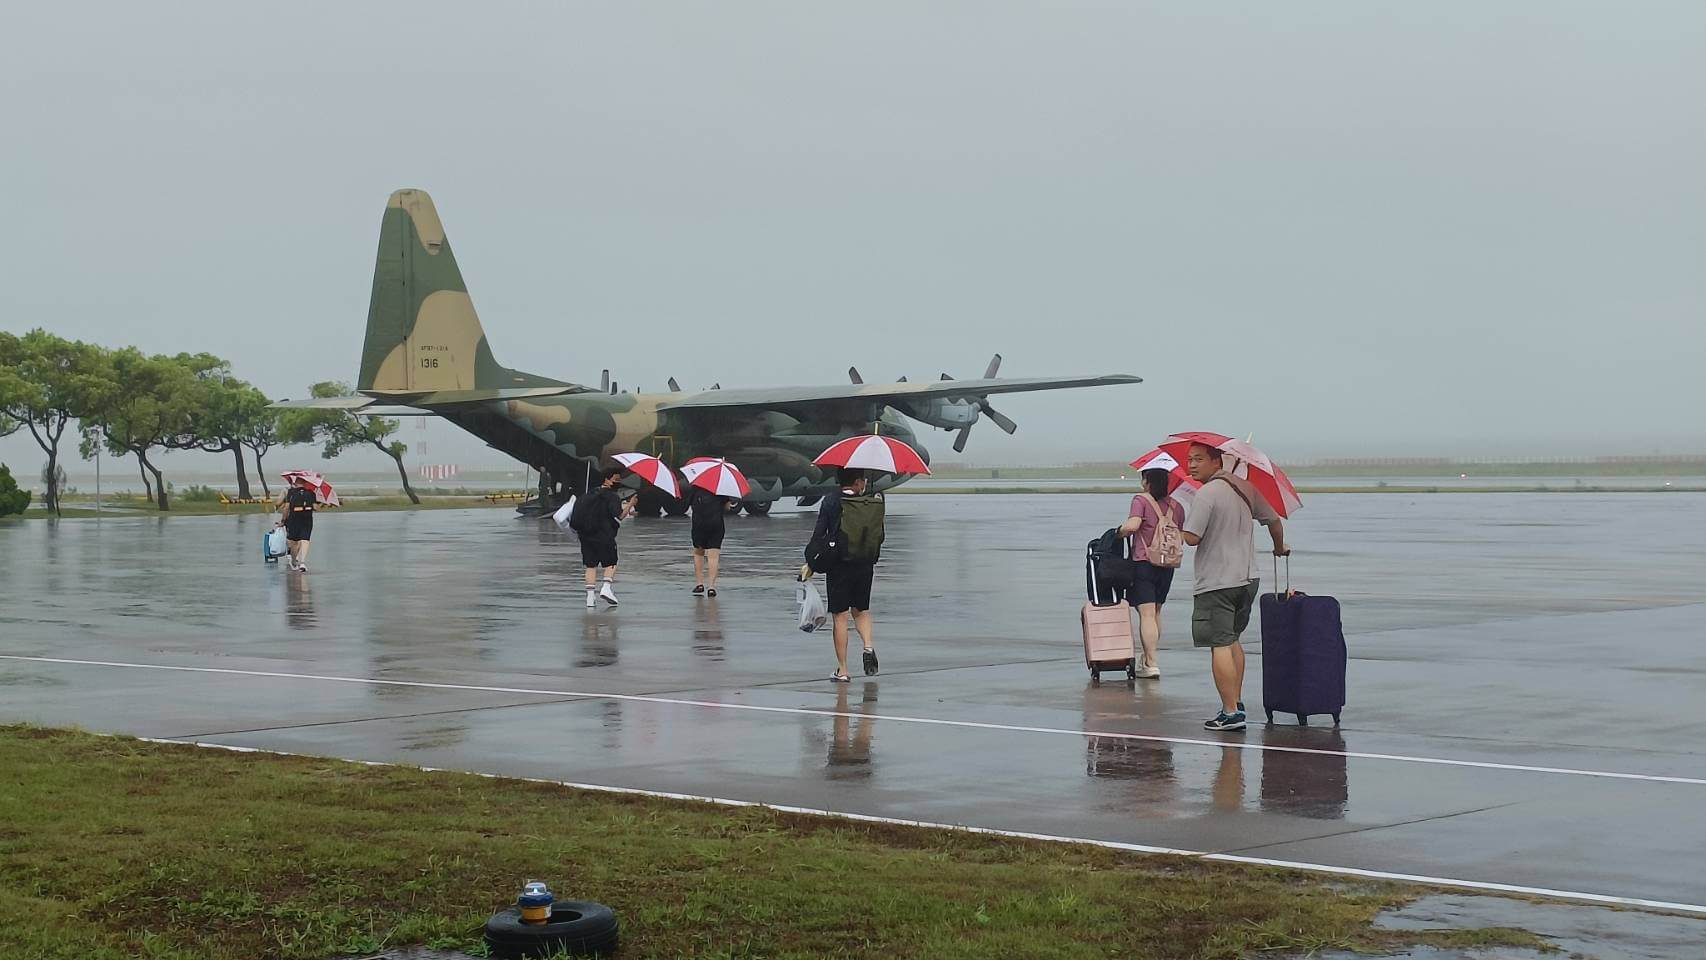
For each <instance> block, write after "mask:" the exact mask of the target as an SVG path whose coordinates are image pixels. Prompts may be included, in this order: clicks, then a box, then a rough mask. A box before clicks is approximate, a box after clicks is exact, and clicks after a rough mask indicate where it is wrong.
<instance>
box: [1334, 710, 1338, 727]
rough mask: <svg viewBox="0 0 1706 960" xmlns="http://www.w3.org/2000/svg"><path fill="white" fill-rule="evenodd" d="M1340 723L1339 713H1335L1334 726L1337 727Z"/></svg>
mask: <svg viewBox="0 0 1706 960" xmlns="http://www.w3.org/2000/svg"><path fill="white" fill-rule="evenodd" d="M1338 725H1339V715H1338V714H1336V713H1335V714H1333V726H1335V727H1336V726H1338Z"/></svg>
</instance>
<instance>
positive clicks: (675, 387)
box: [669, 377, 681, 393]
mask: <svg viewBox="0 0 1706 960" xmlns="http://www.w3.org/2000/svg"><path fill="white" fill-rule="evenodd" d="M669 392H670V393H680V392H681V384H679V383H676V382H675V378H674V377H670V378H669Z"/></svg>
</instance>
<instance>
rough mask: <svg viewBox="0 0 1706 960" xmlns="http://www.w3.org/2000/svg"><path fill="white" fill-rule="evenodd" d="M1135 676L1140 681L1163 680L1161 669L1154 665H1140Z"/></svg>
mask: <svg viewBox="0 0 1706 960" xmlns="http://www.w3.org/2000/svg"><path fill="white" fill-rule="evenodd" d="M1135 676H1136V677H1137V678H1138V679H1139V680H1159V679H1161V668H1160V667H1158V666H1156V665H1155V664H1153V663H1140V664H1138V665H1137V673H1136V674H1135Z"/></svg>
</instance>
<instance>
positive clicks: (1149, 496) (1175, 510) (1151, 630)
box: [1120, 469, 1185, 680]
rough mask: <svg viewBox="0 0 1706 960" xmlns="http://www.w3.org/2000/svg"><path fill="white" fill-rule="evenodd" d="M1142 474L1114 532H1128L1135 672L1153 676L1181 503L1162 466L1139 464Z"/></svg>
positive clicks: (1180, 552) (1176, 561)
mask: <svg viewBox="0 0 1706 960" xmlns="http://www.w3.org/2000/svg"><path fill="white" fill-rule="evenodd" d="M1142 478H1143V492H1142V493H1140V494H1138V495H1137V496H1135V497H1132V498H1131V513H1130V515H1129V517H1128V519H1127V520H1126V522H1125V523H1123V524H1121V525H1120V533H1122V534H1124V535H1125V536H1127V537H1129V538H1130V551H1129V553H1128V556H1130V557H1131V560H1132V584H1131V586H1130V587H1128V588H1127V589H1126V597H1127V599H1128V600H1129V601H1130V603H1131V605H1132V606H1133V607H1135V608H1136V609H1137V632H1138V638H1139V640H1140V641H1141V642H1142V644H1143V653H1142V655H1141V656H1140V657H1139V658H1138V664H1137V676H1138V677H1140V678H1142V679H1145V680H1159V679H1160V678H1161V665H1160V662H1159V660H1157V658H1156V650H1157V647H1158V646H1159V645H1160V642H1161V606H1162V605H1163V604H1165V603H1166V602H1167V592H1168V591H1169V590H1170V589H1171V588H1172V586H1173V571H1174V570H1176V569H1178V567H1179V565H1180V564H1182V563H1183V562H1184V556H1185V549H1184V543H1185V542H1184V538H1183V536H1182V528H1183V527H1184V525H1185V507H1184V505H1183V504H1181V503H1180V502H1179V501H1177V500H1174V499H1173V498H1172V497H1171V496H1170V495H1169V493H1168V489H1167V488H1168V486H1169V483H1170V481H1169V474H1168V471H1167V470H1165V469H1154V470H1145V471H1143V474H1142Z"/></svg>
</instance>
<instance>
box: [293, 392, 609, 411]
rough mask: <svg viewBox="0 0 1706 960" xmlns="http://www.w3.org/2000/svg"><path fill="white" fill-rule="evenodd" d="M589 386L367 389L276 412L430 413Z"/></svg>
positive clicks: (300, 402) (295, 402)
mask: <svg viewBox="0 0 1706 960" xmlns="http://www.w3.org/2000/svg"><path fill="white" fill-rule="evenodd" d="M587 392H589V391H588V389H587V388H586V387H582V386H576V385H569V386H562V387H498V388H495V389H490V390H433V391H429V392H421V391H419V390H415V391H403V390H366V391H363V395H361V396H354V397H315V398H313V399H309V400H280V401H278V402H277V403H275V404H273V405H272V407H273V409H275V410H348V411H349V412H351V413H360V414H363V415H367V414H370V413H377V412H378V411H377V410H373V409H370V408H371V407H373V405H374V404H387V405H388V406H387V407H385V409H386V411H387V413H386V415H387V416H403V415H404V414H401V413H394V412H390V411H391V410H392V409H393V407H395V406H400V407H416V408H422V409H421V411H417V412H424V411H430V409H431V408H433V407H453V406H456V405H458V404H464V403H490V402H492V401H494V400H524V399H530V398H534V397H557V396H563V395H566V394H571V393H587Z"/></svg>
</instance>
